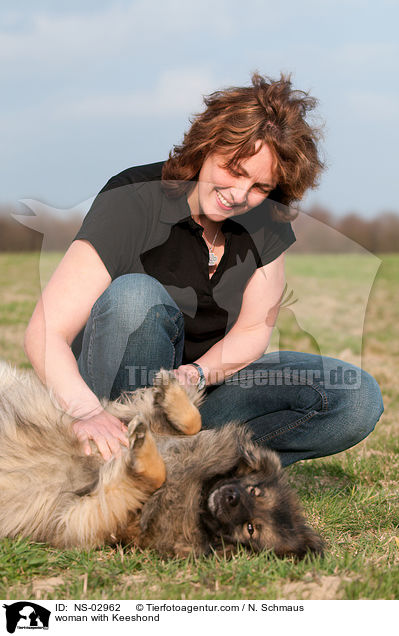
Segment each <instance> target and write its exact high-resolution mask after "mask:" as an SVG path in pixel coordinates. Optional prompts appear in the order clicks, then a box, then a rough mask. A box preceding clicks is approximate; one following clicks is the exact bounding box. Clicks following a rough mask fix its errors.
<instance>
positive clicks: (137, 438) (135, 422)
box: [127, 415, 148, 451]
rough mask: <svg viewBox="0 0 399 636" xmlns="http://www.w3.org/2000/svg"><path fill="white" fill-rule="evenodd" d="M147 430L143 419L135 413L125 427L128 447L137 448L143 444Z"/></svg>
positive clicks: (134, 449) (133, 449) (132, 449)
mask: <svg viewBox="0 0 399 636" xmlns="http://www.w3.org/2000/svg"><path fill="white" fill-rule="evenodd" d="M147 432H148V426H147V424H146V423H145V422H144V421H143V419H142V417H141V415H135V416H134V418H133V419H132V420H131V421H130V422H129V424H128V427H127V435H128V439H129V448H130V450H131V451H136V450H139V448H141V447H142V446H143V444H144V442H145V438H146V435H147Z"/></svg>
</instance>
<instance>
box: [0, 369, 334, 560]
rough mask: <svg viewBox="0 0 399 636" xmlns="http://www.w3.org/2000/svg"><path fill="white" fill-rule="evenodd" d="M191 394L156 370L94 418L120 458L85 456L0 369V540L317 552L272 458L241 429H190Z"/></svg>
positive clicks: (22, 378)
mask: <svg viewBox="0 0 399 636" xmlns="http://www.w3.org/2000/svg"><path fill="white" fill-rule="evenodd" d="M201 400H202V394H201V392H198V391H197V390H196V389H195V388H194V387H184V388H183V387H182V386H181V385H180V384H179V383H178V382H177V380H176V378H175V376H174V374H173V372H168V371H164V370H161V371H160V372H159V373H158V375H157V376H156V379H155V381H154V386H153V387H150V388H147V389H138V390H137V391H134V392H131V393H125V394H124V395H123V396H121V398H119V399H118V400H116V401H113V402H110V401H106V400H104V401H103V406H104V408H105V409H106V410H107V411H108V412H109V413H111V414H112V415H114V416H116V417H117V418H119V419H120V420H121V421H122V422H124V423H125V424H126V426H127V435H128V439H129V448H122V449H121V454H120V455H119V456H117V457H113V458H112V459H111V460H109V461H108V462H105V461H104V460H103V458H102V457H101V455H100V454H99V453H98V451H97V450H96V448H94V446H93V449H92V450H93V452H92V454H91V455H90V456H86V455H85V454H84V453H83V451H82V447H81V445H80V443H79V441H78V440H77V438H76V436H75V434H74V432H73V429H72V424H73V419H72V417H71V416H69V415H68V414H66V413H65V412H64V411H63V410H62V409H61V408H59V406H58V405H57V402H56V400H55V399H54V398H53V397H52V395H51V393H50V392H49V391H48V390H47V389H46V388H45V387H44V386H43V385H42V384H41V382H40V381H39V379H38V378H37V377H36V376H35V375H34V373H33V372H32V371H18V370H15V369H13V368H12V367H11V366H9V365H8V364H6V363H0V537H17V536H22V537H28V538H30V539H31V540H33V541H40V542H46V543H49V544H52V545H54V546H55V547H58V548H69V547H79V548H85V549H88V548H95V547H98V546H102V545H105V544H116V543H124V544H126V543H130V544H133V545H136V546H138V547H139V548H152V549H155V550H157V551H158V552H160V553H161V554H163V555H172V556H173V555H174V556H187V555H188V554H190V553H193V554H195V555H201V554H208V553H211V552H212V551H223V552H225V553H229V552H231V551H233V550H236V549H237V546H238V545H243V546H245V547H247V548H248V549H250V550H252V551H255V552H258V551H261V550H265V549H267V550H274V552H275V553H276V554H277V555H278V556H285V555H294V556H297V557H303V556H304V555H305V554H306V553H308V552H309V553H314V554H317V553H321V552H322V547H323V544H322V540H321V538H320V537H319V536H318V535H317V534H316V533H315V532H314V531H313V530H312V529H311V528H310V527H309V526H308V525H307V524H306V522H305V520H304V517H303V514H302V512H301V509H300V505H299V503H298V500H297V498H296V496H295V495H294V493H293V492H292V490H291V489H290V487H289V486H288V483H287V481H286V478H285V475H284V473H283V471H282V468H281V464H280V461H279V459H278V456H277V455H276V453H274V452H273V451H271V450H268V449H266V448H263V447H261V446H257V445H256V444H254V443H253V441H252V439H251V434H250V432H249V431H248V430H247V429H246V428H245V427H244V426H242V425H240V424H237V423H229V424H227V425H225V426H224V427H223V428H221V429H219V430H204V431H200V428H201V417H200V413H199V410H198V407H199V405H200V403H201Z"/></svg>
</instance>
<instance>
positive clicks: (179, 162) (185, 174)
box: [162, 73, 324, 221]
mask: <svg viewBox="0 0 399 636" xmlns="http://www.w3.org/2000/svg"><path fill="white" fill-rule="evenodd" d="M204 102H205V105H206V107H207V108H206V110H205V111H204V112H203V113H200V114H197V115H195V116H194V118H193V119H192V121H191V127H190V129H189V130H188V132H186V133H185V135H184V138H183V143H182V144H181V145H178V146H174V148H173V150H172V151H171V152H170V153H169V159H168V160H167V161H166V162H165V164H164V166H163V171H162V179H163V182H164V188H165V191H166V192H167V194H168V195H169V196H171V197H173V196H180V195H181V194H182V193H183V192H184V191H188V190H189V189H190V187H192V185H191V184H190V183H189V182H191V183H192V182H193V181H196V180H197V179H198V174H199V171H200V169H201V167H202V164H203V162H204V160H205V159H206V157H207V156H208V155H210V154H211V153H214V152H217V153H219V154H223V155H225V156H226V163H225V166H224V167H225V168H227V169H234V168H237V166H238V165H239V164H240V162H241V161H242V160H243V159H245V158H248V157H251V156H253V155H254V154H255V153H256V145H257V142H258V141H259V140H260V141H262V142H263V143H266V144H267V145H268V146H269V148H270V150H271V152H272V153H273V156H274V164H275V175H276V179H277V183H278V185H277V186H276V188H275V189H274V190H273V191H272V192H271V193H270V195H269V198H270V199H271V200H273V201H275V202H277V203H281V204H283V205H282V206H275V210H274V215H275V216H276V218H279V219H280V220H282V221H286V220H290V219H292V218H293V216H292V212H290V211H289V210H288V209H287V208H286V207H285V206H288V205H289V204H291V203H292V202H294V201H299V200H300V199H301V198H302V197H303V195H304V193H305V192H306V190H307V189H308V188H314V187H316V185H317V180H318V177H319V175H320V173H321V171H322V169H323V167H324V165H323V162H322V161H321V159H320V156H319V152H318V142H319V140H320V137H321V130H320V127H316V126H311V125H310V124H309V123H308V122H307V121H306V119H305V117H306V115H307V113H308V112H309V111H311V110H312V109H314V107H315V106H316V104H317V100H316V99H315V98H314V97H311V96H310V95H309V94H308V93H306V92H304V91H299V90H294V89H293V88H292V84H291V76H290V75H287V76H286V75H284V74H281V76H280V79H279V80H272V79H270V78H267V77H263V76H261V75H259V74H258V73H254V74H253V75H252V86H249V87H241V88H239V87H231V88H227V89H225V90H221V91H216V92H214V93H211V95H209V96H208V97H205V98H204Z"/></svg>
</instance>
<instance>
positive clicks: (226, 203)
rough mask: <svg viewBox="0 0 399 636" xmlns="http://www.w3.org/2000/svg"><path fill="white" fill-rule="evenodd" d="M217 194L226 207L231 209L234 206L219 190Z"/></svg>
mask: <svg viewBox="0 0 399 636" xmlns="http://www.w3.org/2000/svg"><path fill="white" fill-rule="evenodd" d="M216 196H217V197H218V199H219V201H220V203H221V204H222V205H223V207H224V208H229V210H231V208H232V207H233V206H232V205H231V204H230V203H229V202H228V201H226V199H225V198H224V196H223V195H222V194H220V192H219V191H218V190H217V191H216Z"/></svg>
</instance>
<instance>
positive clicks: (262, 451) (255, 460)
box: [236, 443, 281, 477]
mask: <svg viewBox="0 0 399 636" xmlns="http://www.w3.org/2000/svg"><path fill="white" fill-rule="evenodd" d="M280 471H281V462H280V459H279V457H278V455H277V453H275V452H274V451H272V450H269V449H268V448H263V447H262V446H256V445H255V444H252V443H251V444H240V461H239V463H238V466H237V470H236V475H237V476H238V477H239V476H241V475H248V474H249V473H252V472H262V473H264V475H265V477H268V476H272V475H274V474H275V475H277V474H278V473H279V472H280Z"/></svg>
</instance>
